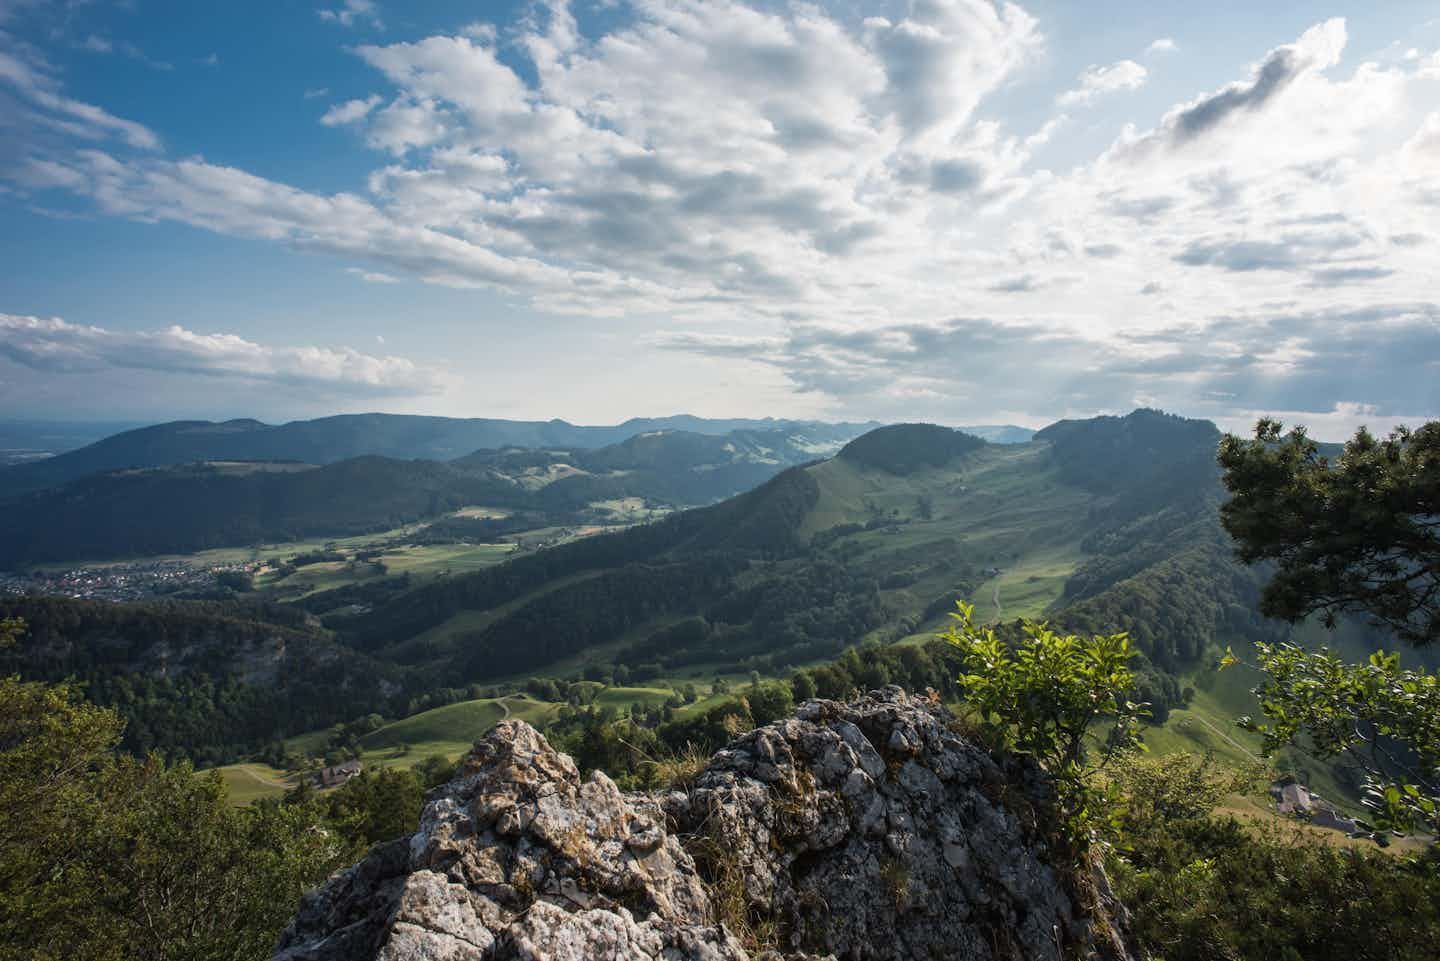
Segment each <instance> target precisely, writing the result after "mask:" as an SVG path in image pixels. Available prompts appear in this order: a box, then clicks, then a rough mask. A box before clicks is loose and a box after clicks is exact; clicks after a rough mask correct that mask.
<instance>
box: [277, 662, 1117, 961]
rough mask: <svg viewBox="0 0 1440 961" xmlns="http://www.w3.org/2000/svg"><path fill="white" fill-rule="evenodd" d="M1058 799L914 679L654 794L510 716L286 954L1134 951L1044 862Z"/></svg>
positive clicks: (719, 958) (702, 960)
mask: <svg viewBox="0 0 1440 961" xmlns="http://www.w3.org/2000/svg"><path fill="white" fill-rule="evenodd" d="M1047 791H1048V787H1047V785H1046V782H1045V781H1044V779H1043V778H1042V777H1041V776H1040V775H1039V773H1038V772H1037V771H1036V770H1035V769H1034V768H1033V767H1029V766H1026V765H1022V764H1019V763H1018V762H1015V763H1012V764H1011V765H1010V767H1009V768H1008V769H1002V767H1001V766H1000V765H999V764H997V762H996V761H995V760H993V759H992V758H991V757H990V756H989V755H988V754H987V753H986V752H985V751H983V750H981V749H980V748H978V747H976V746H974V745H972V744H969V743H967V742H966V741H965V740H964V739H963V738H961V737H960V736H959V735H957V734H956V733H955V732H954V731H953V730H952V729H951V727H950V726H949V724H948V721H947V718H946V716H945V715H944V712H943V711H942V710H940V709H938V708H936V707H934V706H933V705H931V704H930V703H929V702H927V701H924V700H923V699H918V698H912V697H910V696H908V695H906V694H905V693H904V692H903V691H901V690H900V689H899V688H886V689H885V690H883V691H876V692H872V693H871V694H869V695H867V696H865V697H861V698H859V699H857V700H855V701H853V702H850V703H848V704H841V703H838V702H834V701H809V702H807V703H805V704H804V705H802V706H801V707H800V708H799V710H798V711H797V712H796V716H795V717H793V718H791V719H788V720H785V721H781V722H777V723H775V724H771V725H769V726H767V727H764V728H760V729H758V730H756V731H753V732H751V733H750V734H748V735H745V736H744V737H742V738H740V739H739V740H737V741H735V742H734V743H732V744H731V745H729V746H728V747H726V748H725V749H724V750H722V751H720V752H718V753H717V754H716V755H715V756H714V757H713V758H712V759H711V761H710V763H709V765H708V767H707V768H706V769H705V770H704V771H703V772H702V773H701V774H700V776H699V777H698V778H697V779H696V781H695V783H694V786H693V787H692V788H691V789H689V790H688V791H684V792H681V791H670V792H667V793H664V794H661V795H659V796H651V795H634V794H632V795H626V794H623V793H621V792H620V791H619V790H618V789H617V788H616V786H615V784H614V783H613V782H612V781H611V780H610V779H609V778H608V777H606V776H605V775H604V774H602V773H598V772H597V773H595V774H592V775H591V776H590V777H589V778H588V779H586V780H583V781H582V780H581V778H580V775H579V772H578V771H577V770H576V768H575V765H574V764H573V763H572V762H571V760H570V759H569V758H568V757H566V756H565V755H563V754H559V753H558V752H556V751H555V750H554V749H553V748H551V747H550V745H549V744H548V743H547V742H546V741H545V739H544V738H543V737H542V736H541V735H540V734H538V733H537V732H536V731H535V730H534V729H533V728H531V727H530V726H529V725H527V724H525V723H524V722H521V721H505V722H502V723H501V724H500V725H498V726H497V727H496V728H495V729H494V730H492V731H491V732H490V733H489V734H487V735H486V736H485V738H484V739H483V740H481V741H480V742H478V743H477V744H476V745H475V748H474V749H473V750H472V751H471V753H470V754H469V755H467V757H466V759H465V762H464V765H463V769H462V774H461V776H459V777H458V778H457V779H456V780H455V781H452V782H451V783H450V784H448V785H446V786H445V787H443V788H440V789H438V790H437V791H436V792H434V793H432V795H431V796H430V798H429V799H428V801H427V803H426V806H425V811H424V814H423V815H422V819H421V825H420V829H419V831H418V832H416V834H415V835H414V836H413V837H411V838H407V839H402V840H399V841H394V842H390V843H388V844H382V845H378V846H376V847H375V848H374V849H372V850H371V852H370V853H369V855H367V856H366V858H365V859H364V860H362V861H361V862H360V863H359V864H357V865H356V866H354V867H352V868H349V869H348V870H345V871H342V872H340V873H339V874H337V875H335V876H334V877H332V878H331V879H330V880H329V881H328V882H326V884H325V885H323V886H322V887H320V888H319V889H317V890H316V891H314V892H312V893H311V894H310V895H308V896H307V897H306V899H305V901H304V903H303V904H302V905H301V908H300V912H299V914H298V915H297V917H296V918H295V920H294V921H293V922H292V923H291V925H290V927H289V928H288V929H287V930H286V932H285V934H284V935H283V936H282V938H281V942H280V945H279V947H278V949H277V953H276V955H275V959H274V961H340V959H347V961H349V959H359V961H370V959H374V961H461V959H465V961H469V959H477V961H478V959H484V961H510V959H536V961H539V959H559V961H571V959H574V961H580V959H588V958H607V959H610V958H613V959H636V961H640V959H657V961H658V959H662V958H663V959H666V961H679V959H695V961H740V959H750V958H755V959H757V961H758V959H761V958H763V959H766V961H806V959H815V961H819V959H821V958H826V957H829V958H834V959H841V961H846V959H856V961H858V959H862V958H863V959H877V961H879V959H884V961H892V959H893V961H912V959H936V961H939V959H949V958H956V959H960V958H964V959H995V961H1008V959H1012V958H1024V959H1027V961H1028V959H1036V961H1042V959H1045V961H1050V959H1053V961H1061V959H1063V958H1072V957H1088V956H1093V957H1105V958H1115V959H1117V961H1124V959H1125V957H1126V955H1125V950H1124V947H1123V945H1121V944H1119V943H1118V939H1116V938H1110V939H1109V940H1102V939H1099V938H1097V936H1096V935H1095V931H1096V926H1095V925H1094V923H1093V919H1091V918H1089V917H1086V916H1085V913H1084V912H1083V911H1082V910H1081V908H1080V907H1079V906H1078V904H1077V900H1076V895H1075V892H1074V891H1073V881H1071V880H1070V879H1067V878H1066V877H1064V876H1063V874H1062V873H1061V872H1057V870H1056V869H1055V867H1054V866H1053V865H1052V864H1051V863H1050V859H1049V856H1048V854H1047V850H1046V847H1045V842H1044V833H1045V832H1044V831H1042V830H1040V825H1039V824H1038V823H1037V820H1038V819H1040V818H1043V817H1044V814H1043V812H1044V811H1046V810H1047V809H1048V803H1049V797H1048V794H1047ZM1098 887H1099V888H1100V889H1102V890H1103V885H1098ZM747 948H748V951H747Z"/></svg>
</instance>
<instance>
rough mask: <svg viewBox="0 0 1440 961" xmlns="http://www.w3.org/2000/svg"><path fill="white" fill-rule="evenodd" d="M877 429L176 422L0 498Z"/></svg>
mask: <svg viewBox="0 0 1440 961" xmlns="http://www.w3.org/2000/svg"><path fill="white" fill-rule="evenodd" d="M875 426H877V425H875V424H828V423H822V422H820V421H785V420H770V419H765V420H707V419H705V418H700V417H691V416H688V415H681V416H677V417H657V418H636V419H632V420H628V421H626V422H625V423H623V424H617V425H615V426H610V427H582V426H577V425H575V424H570V423H567V422H565V421H563V420H550V421H511V420H498V419H494V418H454V417H420V416H412V415H401V414H343V415H339V416H335V417H322V418H319V419H317V420H298V421H291V422H290V423H287V424H279V425H272V424H264V423H261V422H260V421H258V420H244V419H242V420H230V421H224V422H222V423H215V422H212V421H174V422H171V423H167V424H157V425H154V426H151V427H142V428H139V429H136V430H130V431H125V432H123V433H120V434H115V435H114V436H111V437H107V438H105V439H104V440H100V441H97V442H96V443H93V444H89V445H87V446H85V447H81V448H79V449H78V450H72V451H69V452H67V453H64V454H60V455H58V456H55V457H49V458H46V459H44V460H40V461H34V462H32V463H25V464H18V465H15V466H11V467H7V468H4V469H0V497H4V496H7V495H14V494H19V493H23V492H26V491H33V490H40V489H43V488H47V487H54V486H57V485H59V484H64V483H66V482H68V481H73V480H77V479H79V478H81V477H85V476H87V475H90V474H96V473H100V472H104V471H114V470H121V469H125V468H136V467H168V466H174V465H178V464H189V463H194V462H197V461H232V460H241V461H300V462H303V463H308V464H330V463H334V462H336V461H341V460H346V459H349V458H354V457H361V456H377V457H389V458H393V459H397V460H416V459H423V460H441V461H448V460H453V459H454V458H457V457H461V456H464V455H465V454H468V453H470V452H471V451H475V450H481V449H499V448H507V447H512V448H513V447H525V448H542V449H548V448H561V449H567V450H570V449H574V450H590V449H594V448H598V447H605V446H608V445H611V444H618V443H621V442H622V441H625V440H626V439H628V438H630V437H634V436H635V435H637V434H644V433H648V432H653V431H685V432H688V433H694V434H727V433H730V432H732V431H737V430H752V431H774V430H784V431H789V432H792V433H799V434H804V435H805V436H806V437H809V438H811V439H812V440H813V441H814V442H816V443H819V444H822V445H824V444H834V445H839V444H841V443H844V442H845V441H847V440H849V439H851V438H852V437H855V436H857V435H858V434H860V433H863V432H864V431H866V430H868V429H869V428H871V427H875Z"/></svg>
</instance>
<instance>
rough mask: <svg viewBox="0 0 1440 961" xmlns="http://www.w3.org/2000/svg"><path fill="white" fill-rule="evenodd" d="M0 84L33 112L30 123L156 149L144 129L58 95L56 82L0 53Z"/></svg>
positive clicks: (157, 140) (155, 139)
mask: <svg viewBox="0 0 1440 961" xmlns="http://www.w3.org/2000/svg"><path fill="white" fill-rule="evenodd" d="M0 84H5V85H8V86H9V87H10V88H11V89H12V90H14V91H15V92H16V93H17V94H19V95H20V97H21V98H22V99H23V100H24V101H25V102H26V103H27V104H28V105H29V106H30V107H31V108H32V109H33V110H34V111H35V113H33V114H32V115H31V116H30V119H31V120H32V122H36V123H39V124H43V125H46V126H49V127H51V128H53V129H59V130H63V131H64V132H66V133H70V134H73V135H75V136H78V137H83V138H85V139H90V140H104V139H110V138H119V139H120V140H123V141H124V142H125V143H127V144H129V145H130V146H132V147H137V148H139V149H142V150H158V149H159V148H160V138H159V137H158V136H156V135H155V133H154V132H153V131H151V130H150V129H149V128H148V127H146V126H144V125H143V124H138V123H135V122H134V121H131V120H125V119H123V118H120V117H116V116H115V115H114V114H111V113H109V112H107V111H105V110H103V109H101V108H100V107H97V106H95V105H94V104H89V103H84V102H82V101H79V100H73V99H71V98H69V97H66V96H64V95H62V94H61V93H60V83H59V81H57V80H56V79H55V78H54V77H52V76H51V75H50V74H49V73H47V72H45V71H44V70H43V69H41V68H40V67H37V66H34V65H32V64H29V63H26V62H25V61H24V60H22V59H21V58H20V56H19V55H18V54H15V53H7V52H5V51H4V50H0ZM12 122H13V121H12Z"/></svg>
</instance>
